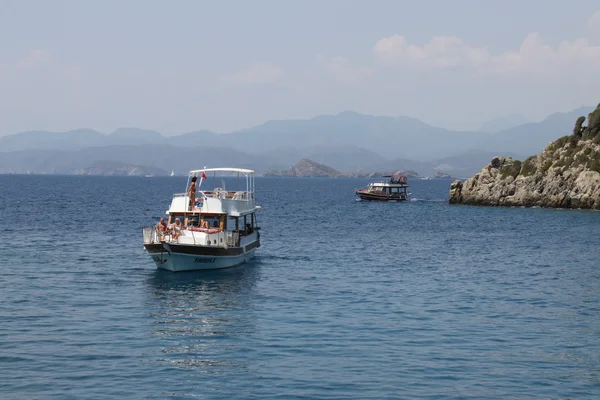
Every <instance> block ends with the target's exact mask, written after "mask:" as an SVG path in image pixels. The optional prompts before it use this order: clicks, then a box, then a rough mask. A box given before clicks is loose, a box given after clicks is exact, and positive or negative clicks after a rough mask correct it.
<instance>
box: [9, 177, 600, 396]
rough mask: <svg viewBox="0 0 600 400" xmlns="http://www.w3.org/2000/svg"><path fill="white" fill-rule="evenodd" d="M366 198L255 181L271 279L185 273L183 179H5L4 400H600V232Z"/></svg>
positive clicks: (546, 219)
mask: <svg viewBox="0 0 600 400" xmlns="http://www.w3.org/2000/svg"><path fill="white" fill-rule="evenodd" d="M367 182H368V180H367V179H318V178H313V179H294V178H257V180H256V187H257V198H258V200H259V203H260V204H261V205H262V206H263V210H261V212H260V215H259V223H260V224H261V226H262V231H261V239H262V247H261V248H260V249H259V250H258V252H257V254H258V255H259V256H258V258H257V259H256V261H255V262H253V263H250V264H246V265H245V266H242V267H239V268H235V269H231V270H225V271H219V272H202V273H197V272H191V273H176V274H173V273H169V272H162V271H158V270H156V268H155V266H154V263H153V262H152V260H151V259H150V257H149V256H148V255H147V254H146V253H145V252H144V250H143V248H142V237H141V236H142V233H141V228H142V226H144V225H152V224H154V223H156V221H157V220H158V218H159V217H160V216H162V215H163V213H164V211H165V210H166V208H167V207H168V204H169V202H170V198H171V195H172V193H173V192H182V191H184V190H185V185H186V180H185V178H181V177H178V178H117V177H67V176H15V175H9V176H0V228H1V229H0V268H1V270H2V274H1V275H0V398H2V399H83V398H95V399H124V398H135V399H138V398H140V399H165V398H188V397H189V398H199V399H271V398H280V399H350V398H352V399H567V398H569V399H597V398H600V246H599V232H600V213H598V212H592V211H572V210H571V211H569V210H548V209H521V208H505V209H503V208H488V207H468V206H449V205H447V203H446V199H447V195H448V187H449V183H450V182H449V181H415V180H413V181H412V182H411V184H412V188H411V189H412V194H413V201H410V202H406V203H388V204H377V203H368V202H357V201H355V199H354V194H353V192H354V189H355V188H357V187H360V186H364V185H366V184H367ZM209 186H210V184H209Z"/></svg>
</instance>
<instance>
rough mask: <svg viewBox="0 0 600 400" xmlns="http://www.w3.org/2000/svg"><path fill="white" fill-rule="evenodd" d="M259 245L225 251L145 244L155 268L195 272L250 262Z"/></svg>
mask: <svg viewBox="0 0 600 400" xmlns="http://www.w3.org/2000/svg"><path fill="white" fill-rule="evenodd" d="M259 246H260V243H259V242H258V241H257V242H254V243H250V244H248V245H246V246H244V247H234V248H229V249H225V248H222V247H210V246H187V245H174V244H168V243H154V244H145V245H144V248H145V249H146V251H147V252H148V253H149V254H150V256H151V257H152V260H154V263H155V264H156V267H157V268H159V269H164V270H167V271H173V272H179V271H197V270H212V269H223V268H231V267H235V266H237V265H240V264H244V263H246V262H248V261H250V260H252V259H253V258H254V256H255V252H256V249H257V248H258V247H259Z"/></svg>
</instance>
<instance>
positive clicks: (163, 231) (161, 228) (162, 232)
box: [156, 218, 168, 242]
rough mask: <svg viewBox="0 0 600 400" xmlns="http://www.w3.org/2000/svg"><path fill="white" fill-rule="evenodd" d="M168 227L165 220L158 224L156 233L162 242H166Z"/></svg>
mask: <svg viewBox="0 0 600 400" xmlns="http://www.w3.org/2000/svg"><path fill="white" fill-rule="evenodd" d="M167 230H168V227H167V223H166V222H165V219H164V218H161V219H160V221H158V222H157V223H156V232H158V234H159V235H160V241H161V242H162V241H163V240H165V234H166V233H167Z"/></svg>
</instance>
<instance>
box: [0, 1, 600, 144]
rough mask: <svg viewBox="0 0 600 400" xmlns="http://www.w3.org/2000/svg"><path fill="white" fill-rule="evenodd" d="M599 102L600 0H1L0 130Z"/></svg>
mask: <svg viewBox="0 0 600 400" xmlns="http://www.w3.org/2000/svg"><path fill="white" fill-rule="evenodd" d="M598 103H600V2H598V1H597V0H577V1H573V2H570V4H569V2H566V1H564V0H543V1H538V0H518V1H517V0H489V1H480V0H437V1H434V0H419V1H415V0H411V1H404V0H389V1H388V0H369V1H366V0H364V1H354V0H320V1H315V0H239V1H233V0H218V1H215V0H213V1H203V0H176V1H173V0H171V1H166V0H164V1H163V0H127V1H122V0H102V1H97V0H71V1H67V0H64V1H61V0H53V1H46V0H0V135H5V134H11V133H17V132H21V131H27V130H50V131H66V130H71V129H78V128H92V129H96V130H99V131H101V132H106V133H109V132H112V131H114V130H115V129H117V128H119V127H138V128H143V129H152V130H157V131H159V132H161V133H163V134H165V135H175V134H181V133H185V132H191V131H197V130H204V129H207V130H212V131H215V132H220V133H221V132H222V133H225V132H231V131H235V130H238V129H243V128H248V127H251V126H255V125H259V124H261V123H263V122H265V121H268V120H273V119H304V118H311V117H313V116H315V115H322V114H337V113H339V112H342V111H346V110H353V111H357V112H361V113H365V114H372V115H387V116H409V117H414V118H418V119H420V120H422V121H424V122H426V123H428V124H432V125H436V126H442V127H446V128H451V129H476V128H478V127H479V126H481V125H482V124H483V123H485V122H486V121H488V120H490V119H493V118H497V117H501V116H504V115H509V114H520V115H523V116H525V117H526V118H528V119H530V120H533V121H537V120H541V119H543V118H544V117H546V116H547V115H549V114H551V113H554V112H558V111H570V110H572V109H574V108H577V107H581V106H595V105H597V104H598Z"/></svg>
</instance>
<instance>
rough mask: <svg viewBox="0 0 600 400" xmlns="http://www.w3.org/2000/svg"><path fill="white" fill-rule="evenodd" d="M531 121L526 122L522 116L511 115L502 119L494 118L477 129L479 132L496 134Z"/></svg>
mask: <svg viewBox="0 0 600 400" xmlns="http://www.w3.org/2000/svg"><path fill="white" fill-rule="evenodd" d="M530 122H532V121H530V120H528V119H527V118H525V117H524V116H522V115H518V114H511V115H506V116H504V117H499V118H494V119H492V120H491V121H488V122H486V123H485V124H483V125H482V126H481V128H479V129H478V131H479V132H488V133H496V132H502V131H505V130H507V129H511V128H514V127H515V126H519V125H523V124H528V123H530Z"/></svg>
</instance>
